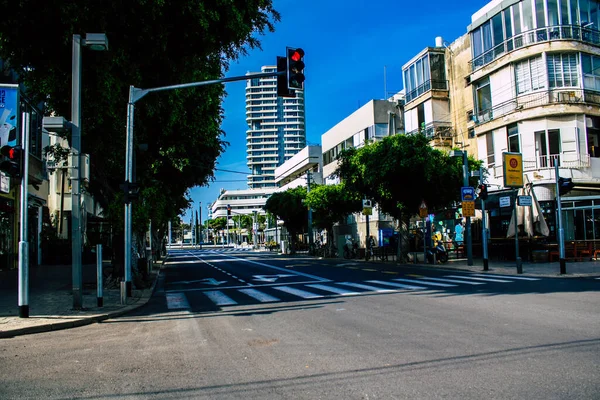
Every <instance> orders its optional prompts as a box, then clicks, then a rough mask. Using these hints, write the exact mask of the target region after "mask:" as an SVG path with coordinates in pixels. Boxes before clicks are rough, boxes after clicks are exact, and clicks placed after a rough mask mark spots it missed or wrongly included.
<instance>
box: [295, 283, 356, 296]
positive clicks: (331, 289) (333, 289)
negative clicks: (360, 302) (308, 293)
mask: <svg viewBox="0 0 600 400" xmlns="http://www.w3.org/2000/svg"><path fill="white" fill-rule="evenodd" d="M306 286H308V287H311V288H315V289H320V290H324V291H326V292H331V293H337V294H341V295H342V296H356V295H357V294H360V293H358V292H349V291H348V290H346V289H340V288H336V287H334V286H327V285H320V284H314V285H306Z"/></svg>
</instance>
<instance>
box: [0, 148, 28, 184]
mask: <svg viewBox="0 0 600 400" xmlns="http://www.w3.org/2000/svg"><path fill="white" fill-rule="evenodd" d="M0 153H2V156H3V158H4V159H3V160H2V162H1V163H0V171H3V172H6V173H7V174H8V175H10V176H12V177H13V178H17V179H20V178H21V177H22V176H23V148H22V147H21V146H8V145H7V146H2V149H0Z"/></svg>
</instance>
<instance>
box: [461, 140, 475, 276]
mask: <svg viewBox="0 0 600 400" xmlns="http://www.w3.org/2000/svg"><path fill="white" fill-rule="evenodd" d="M462 156H463V186H465V187H467V186H469V158H468V156H467V151H466V150H463V152H462ZM466 220H467V221H466V227H465V233H466V234H465V236H466V237H465V239H467V240H466V242H467V265H469V266H471V265H473V239H472V235H471V217H467V218H466Z"/></svg>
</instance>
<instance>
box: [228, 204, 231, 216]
mask: <svg viewBox="0 0 600 400" xmlns="http://www.w3.org/2000/svg"><path fill="white" fill-rule="evenodd" d="M227 217H228V218H229V217H231V206H230V205H229V204H227Z"/></svg>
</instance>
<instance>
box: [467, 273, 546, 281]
mask: <svg viewBox="0 0 600 400" xmlns="http://www.w3.org/2000/svg"><path fill="white" fill-rule="evenodd" d="M473 276H491V277H492V278H506V279H517V280H521V281H539V280H540V278H527V277H524V276H512V275H491V274H473Z"/></svg>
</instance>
